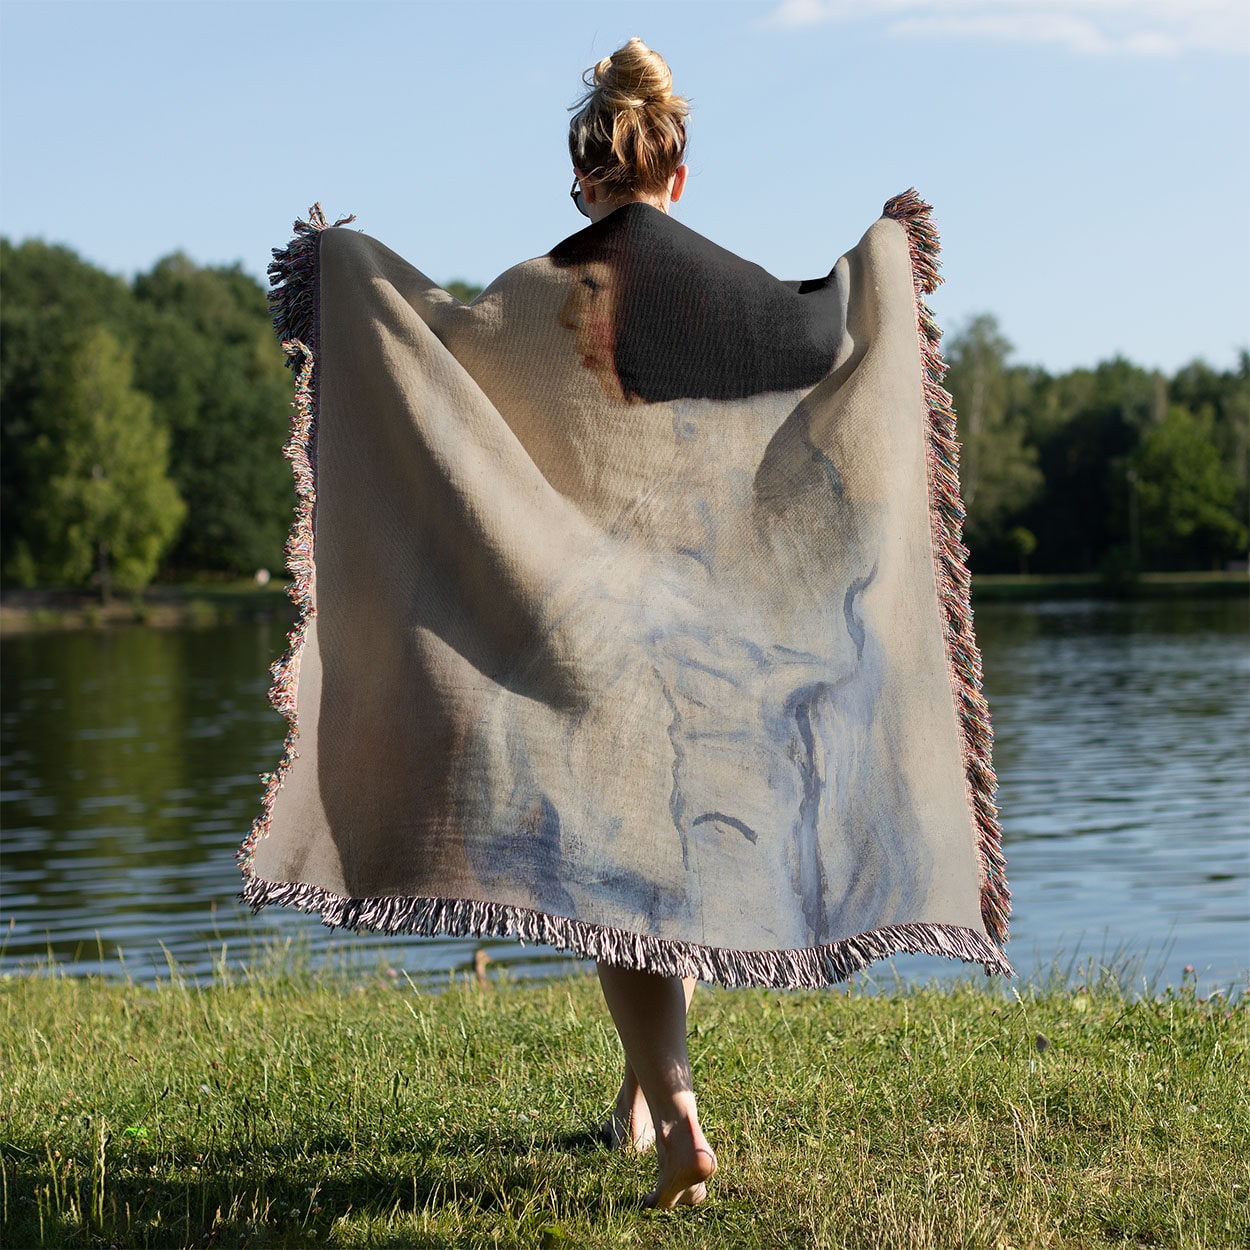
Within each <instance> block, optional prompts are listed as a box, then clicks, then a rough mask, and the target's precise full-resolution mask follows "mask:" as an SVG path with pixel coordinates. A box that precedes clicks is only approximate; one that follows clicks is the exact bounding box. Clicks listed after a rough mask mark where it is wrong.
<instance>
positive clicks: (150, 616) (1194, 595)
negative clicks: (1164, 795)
mask: <svg viewBox="0 0 1250 1250" xmlns="http://www.w3.org/2000/svg"><path fill="white" fill-rule="evenodd" d="M1246 595H1250V577H1247V575H1246V574H1245V573H1146V574H1144V575H1143V576H1142V577H1140V578H1137V579H1135V580H1131V581H1121V582H1108V581H1106V580H1105V579H1104V578H1101V577H1099V576H1098V575H1097V574H1092V573H1091V574H1072V575H1070V576H1063V577H1058V576H1056V577H1051V576H1044V575H1038V576H1033V575H1028V576H1018V575H1015V574H980V575H978V576H977V577H975V578H974V579H973V583H972V598H973V602H974V603H1002V602H1023V601H1039V600H1046V599H1212V598H1236V597H1244V596H1246ZM273 618H280V619H284V620H292V621H293V620H294V619H295V608H294V606H293V605H292V604H291V601H290V600H289V599H288V598H287V595H286V584H285V583H284V582H277V581H271V582H269V583H268V584H267V585H265V586H258V585H257V584H256V583H255V582H254V581H251V580H248V581H231V582H187V583H182V584H178V585H162V586H151V587H149V588H148V589H147V590H146V591H144V592H143V593H142V594H141V595H131V596H118V597H116V598H114V600H113V602H112V603H110V604H108V605H107V606H106V605H102V604H101V603H100V601H99V598H98V596H94V595H90V594H87V593H85V592H83V591H80V590H16V589H12V588H10V589H5V590H3V591H0V634H26V633H39V632H48V631H54V630H62V629H103V628H113V627H116V626H121V625H151V626H155V627H157V628H166V629H172V628H183V627H188V626H190V627H196V626H209V625H229V624H232V623H236V622H239V621H250V620H269V619H273Z"/></svg>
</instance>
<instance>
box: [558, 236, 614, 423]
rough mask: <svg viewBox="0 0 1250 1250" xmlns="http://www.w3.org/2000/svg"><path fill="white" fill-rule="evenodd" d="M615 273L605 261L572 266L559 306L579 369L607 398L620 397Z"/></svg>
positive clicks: (562, 322) (561, 320)
mask: <svg viewBox="0 0 1250 1250" xmlns="http://www.w3.org/2000/svg"><path fill="white" fill-rule="evenodd" d="M616 300H617V295H616V274H615V273H614V272H613V269H612V267H611V265H609V264H608V263H607V262H606V261H601V260H597V261H589V262H587V263H584V264H580V265H576V266H574V268H573V286H572V289H571V290H570V291H569V296H568V299H566V300H565V301H564V304H563V306H562V307H561V309H560V324H561V325H562V326H563V327H564V328H565V329H566V330H572V331H573V334H574V345H575V349H576V351H577V354H578V356H579V357H580V359H581V362H582V368H583V369H589V370H590V371H591V373H593V374H594V375H595V378H596V380H597V381H598V383H599V386H600V388H601V389H602V391H603V393H604V394H605V395H606V396H607V397H608V398H609V399H615V400H618V401H619V400H624V398H625V394H624V391H623V390H622V389H621V379H620V375H619V374H618V373H617V371H616Z"/></svg>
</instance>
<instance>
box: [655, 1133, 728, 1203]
mask: <svg viewBox="0 0 1250 1250" xmlns="http://www.w3.org/2000/svg"><path fill="white" fill-rule="evenodd" d="M655 1152H656V1157H657V1158H658V1159H659V1161H660V1176H659V1181H658V1183H657V1185H656V1187H655V1188H654V1189H653V1190H652V1191H651V1192H650V1193H649V1194H648V1195H647V1196H646V1197H645V1198H644V1199H643V1206H647V1207H656V1208H657V1209H659V1210H661V1211H667V1210H670V1209H671V1208H672V1207H695V1206H698V1205H699V1203H700V1202H702V1201H703V1200H704V1199H705V1198H706V1197H707V1182H708V1181H709V1180H711V1178H712V1175H713V1173H715V1171H716V1156H715V1155H714V1154H713V1153H712V1147H711V1146H710V1145H708V1140H707V1138H706V1137H704V1136H703V1130H702V1129H701V1128H700V1127H699V1122H698V1120H697V1119H695V1120H680V1121H678V1122H677V1123H676V1124H673V1125H671V1126H666V1127H665V1129H663V1130H662V1131H661V1132H660V1134H659V1135H658V1136H657V1137H656V1140H655Z"/></svg>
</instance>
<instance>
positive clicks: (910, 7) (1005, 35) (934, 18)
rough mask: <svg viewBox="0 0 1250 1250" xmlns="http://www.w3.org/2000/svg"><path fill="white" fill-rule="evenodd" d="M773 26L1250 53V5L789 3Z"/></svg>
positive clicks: (1217, 0)
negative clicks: (835, 25)
mask: <svg viewBox="0 0 1250 1250" xmlns="http://www.w3.org/2000/svg"><path fill="white" fill-rule="evenodd" d="M769 22H770V24H771V25H777V26H786V27H791V28H794V27H806V26H814V25H818V24H821V23H825V22H873V23H878V24H883V25H884V27H885V30H886V33H887V34H890V35H897V36H899V37H902V38H924V39H941V38H962V39H989V40H997V41H1006V42H1012V43H1030V44H1051V45H1056V46H1059V47H1062V48H1066V49H1067V50H1068V51H1070V52H1076V53H1080V54H1082V55H1086V56H1131V57H1166V56H1176V55H1178V54H1180V53H1182V52H1189V51H1207V52H1224V53H1235V54H1238V53H1239V54H1245V53H1248V52H1250V4H1247V3H1246V0H782V3H781V4H780V5H778V7H777V8H776V9H775V10H774V12H773V14H772V16H771V18H770V19H769Z"/></svg>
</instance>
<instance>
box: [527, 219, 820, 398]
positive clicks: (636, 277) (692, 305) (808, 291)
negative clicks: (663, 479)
mask: <svg viewBox="0 0 1250 1250" xmlns="http://www.w3.org/2000/svg"><path fill="white" fill-rule="evenodd" d="M549 259H550V260H551V261H552V263H553V264H555V265H557V266H558V267H560V268H574V267H582V266H591V265H603V266H607V268H608V270H609V271H610V272H611V274H612V278H613V286H614V289H615V301H614V309H613V329H614V331H615V334H614V341H615V353H614V355H615V363H616V372H617V375H618V378H619V380H620V388H621V391H622V393H623V395H624V397H625V398H626V399H627V400H641V401H644V402H647V403H661V402H664V401H667V400H674V399H744V398H746V397H748V396H750V395H760V394H763V393H765V392H768V391H788V390H797V389H800V388H803V387H808V386H812V385H814V384H815V383H816V382H818V381H820V379H821V378H823V377H824V376H825V374H826V373H828V372H829V369H830V366H831V365H832V363H833V359H834V356H835V354H836V352H837V349H838V344H839V343H840V342H841V339H842V335H843V333H844V331H845V326H844V324H843V314H842V304H841V300H840V298H839V295H838V292H837V290H836V287H835V281H834V276H833V273H832V272H830V274H829V275H828V276H827V277H824V278H819V279H815V280H813V281H809V282H782V281H781V280H780V279H778V278H774V277H773V276H772V274H770V273H768V272H767V271H766V270H764V269H761V268H760V267H759V266H758V265H753V264H751V263H750V262H748V261H745V260H743V259H741V257H738V256H735V255H734V254H733V253H732V252H729V251H726V250H725V249H724V248H722V247H717V246H716V244H714V243H712V242H710V241H709V240H707V239H705V238H704V237H703V236H702V235H700V234H697V233H696V232H695V231H693V230H691V229H689V228H688V227H687V226H683V225H682V224H681V223H680V222H677V221H674V220H673V219H672V218H671V217H669V216H667V215H666V214H664V213H662V212H660V211H659V210H658V209H655V208H652V207H651V206H650V205H648V204H641V203H635V204H627V205H625V206H624V207H622V208H619V209H617V210H616V211H615V212H613V213H611V214H609V215H608V216H607V217H605V218H604V219H603V220H602V221H599V222H596V223H595V224H594V225H592V226H590V227H588V228H587V229H585V230H582V231H579V232H578V233H577V234H574V235H571V236H570V237H569V238H567V239H565V240H564V241H563V242H562V243H560V244H558V245H557V246H556V247H555V248H553V249H552V251H551V252H550V254H549Z"/></svg>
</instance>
